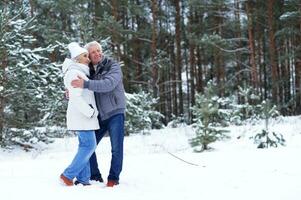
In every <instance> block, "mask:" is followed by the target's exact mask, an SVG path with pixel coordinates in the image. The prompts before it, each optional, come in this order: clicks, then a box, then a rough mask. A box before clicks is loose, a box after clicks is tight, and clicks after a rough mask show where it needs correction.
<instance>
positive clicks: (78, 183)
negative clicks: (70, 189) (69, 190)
mask: <svg viewBox="0 0 301 200" xmlns="http://www.w3.org/2000/svg"><path fill="white" fill-rule="evenodd" d="M74 185H83V186H89V185H91V184H90V183H81V182H79V181H78V180H76V181H75V182H74Z"/></svg>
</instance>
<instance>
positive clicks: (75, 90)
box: [60, 41, 125, 187]
mask: <svg viewBox="0 0 301 200" xmlns="http://www.w3.org/2000/svg"><path fill="white" fill-rule="evenodd" d="M68 49H69V51H70V55H71V58H66V59H65V61H64V63H63V73H64V84H65V87H66V88H67V89H68V93H69V101H68V108H67V117H66V118H67V129H68V130H73V131H76V132H77V135H78V140H79V145H78V151H77V153H76V155H75V157H74V158H73V160H72V162H71V164H70V165H69V166H68V167H67V168H66V169H65V170H64V172H63V173H62V174H61V175H60V181H61V182H62V183H63V184H64V185H67V186H72V185H74V184H75V185H77V184H81V185H90V182H89V181H90V180H94V181H98V182H103V179H102V176H101V173H100V171H99V169H98V163H97V158H96V155H95V149H96V147H97V144H98V143H99V141H100V140H101V139H102V138H103V136H104V135H105V133H106V132H107V131H108V133H109V136H110V141H111V148H112V149H111V151H112V159H111V167H110V172H109V175H108V179H107V184H106V185H107V186H108V187H113V186H114V185H117V184H119V175H120V172H121V170H122V162H123V139H124V117H125V116H124V112H125V92H124V87H123V82H122V71H121V68H120V65H119V63H118V62H116V61H113V60H111V59H109V58H107V57H105V56H104V55H103V52H102V47H101V45H100V44H99V43H98V42H96V41H93V42H90V43H88V44H86V45H85V47H84V48H83V47H81V46H79V44H78V43H75V42H72V43H70V44H69V45H68ZM74 180H75V181H74Z"/></svg>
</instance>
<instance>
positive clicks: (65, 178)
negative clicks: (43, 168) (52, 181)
mask: <svg viewBox="0 0 301 200" xmlns="http://www.w3.org/2000/svg"><path fill="white" fill-rule="evenodd" d="M60 180H61V182H62V183H63V184H64V185H66V186H73V181H72V180H70V179H68V178H67V177H66V176H64V175H63V174H61V176H60Z"/></svg>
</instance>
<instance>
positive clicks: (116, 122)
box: [90, 114, 124, 181]
mask: <svg viewBox="0 0 301 200" xmlns="http://www.w3.org/2000/svg"><path fill="white" fill-rule="evenodd" d="M99 126H100V129H99V130H97V131H95V135H96V143H97V144H98V143H99V141H100V140H101V139H102V138H103V136H104V135H105V133H106V132H107V131H108V132H109V136H110V141H111V152H112V159H111V168H110V173H109V176H108V180H114V181H119V175H120V172H121V170H122V162H123V139H124V114H117V115H114V116H112V117H110V118H109V119H107V120H104V121H101V120H99ZM90 167H91V177H101V174H100V172H99V169H98V163H97V158H96V154H95V153H93V154H92V156H91V158H90Z"/></svg>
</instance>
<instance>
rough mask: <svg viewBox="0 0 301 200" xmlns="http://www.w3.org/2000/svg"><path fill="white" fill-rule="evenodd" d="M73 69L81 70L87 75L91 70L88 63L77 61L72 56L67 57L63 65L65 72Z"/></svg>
mask: <svg viewBox="0 0 301 200" xmlns="http://www.w3.org/2000/svg"><path fill="white" fill-rule="evenodd" d="M71 69H76V70H79V71H81V72H83V73H85V74H86V75H87V76H89V75H90V72H89V71H90V70H89V67H88V66H87V65H84V64H81V63H77V62H74V61H73V60H71V59H70V58H66V59H65V61H64V63H63V66H62V71H63V74H65V73H66V72H67V71H68V70H71Z"/></svg>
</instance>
